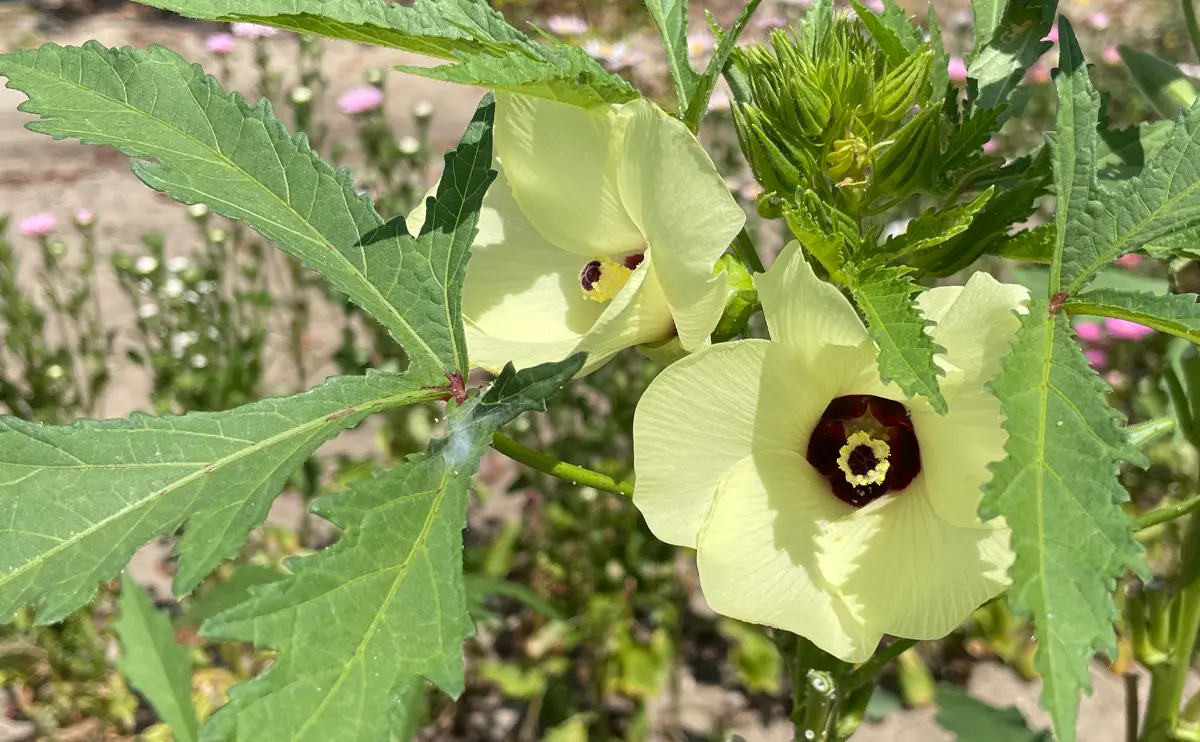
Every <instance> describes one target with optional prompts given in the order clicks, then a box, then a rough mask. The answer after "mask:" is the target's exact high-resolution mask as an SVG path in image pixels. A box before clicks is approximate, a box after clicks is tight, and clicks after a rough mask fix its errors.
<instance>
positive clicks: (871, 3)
mask: <svg viewBox="0 0 1200 742" xmlns="http://www.w3.org/2000/svg"><path fill="white" fill-rule="evenodd" d="M863 4H864V5H866V6H867V10H870V11H871V12H872V13H882V12H883V0H867V2H865V3H863Z"/></svg>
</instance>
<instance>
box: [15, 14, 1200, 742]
mask: <svg viewBox="0 0 1200 742" xmlns="http://www.w3.org/2000/svg"><path fill="white" fill-rule="evenodd" d="M130 9H131V8H130ZM212 30H214V29H213V27H206V26H205V25H203V24H183V23H168V22H147V21H146V20H145V18H144V17H134V14H133V13H129V12H117V13H110V14H105V15H100V16H96V17H92V18H88V19H85V20H83V21H81V22H79V23H77V24H73V25H71V26H68V27H64V28H60V29H56V30H47V29H39V28H38V27H37V24H36V19H35V18H34V17H33V16H32V15H31V14H30V13H29V12H28V11H26V10H25V9H24V8H23V7H22V6H19V5H0V50H5V49H6V48H15V47H18V46H31V45H35V44H38V43H41V42H42V41H45V40H49V38H51V37H52V38H53V40H54V41H56V42H58V43H60V44H79V43H82V42H83V41H85V40H87V39H98V40H100V41H101V42H103V43H105V44H107V45H111V46H119V45H133V46H145V45H148V44H152V43H156V44H163V45H165V46H168V47H170V48H172V49H175V50H177V51H178V52H180V53H181V54H182V55H183V56H184V57H186V58H188V59H190V60H193V61H197V62H201V63H209V62H211V60H210V59H209V58H208V56H207V55H206V54H205V52H204V51H203V40H204V36H205V35H206V34H207V33H208V32H210V31H212ZM271 43H272V44H273V45H274V46H275V47H276V48H277V49H278V51H279V54H278V58H280V59H281V60H285V59H289V58H291V57H292V56H293V55H294V45H293V43H292V42H289V41H287V40H279V41H272V42H271ZM246 46H247V45H245V44H243V45H242V49H241V51H240V56H239V57H238V58H237V59H235V60H234V64H233V65H231V66H232V67H233V68H234V69H235V70H239V72H237V73H236V74H235V75H234V87H237V88H239V89H242V90H249V89H250V88H251V87H252V85H253V80H252V77H253V72H252V70H251V67H250V65H249V62H248V60H249V52H248V49H247V48H246ZM325 63H326V71H327V74H328V75H329V77H330V78H331V80H332V81H333V83H332V85H331V86H330V90H329V91H328V93H327V95H326V100H324V101H321V102H320V104H321V105H323V106H324V107H325V109H326V110H327V111H332V110H333V99H334V98H335V97H336V95H337V94H338V93H339V92H340V91H342V90H345V89H346V88H348V87H351V86H353V85H356V84H358V81H359V79H360V74H361V72H362V70H363V69H364V68H366V67H370V66H378V67H387V66H390V65H394V64H401V63H404V64H413V63H416V64H423V63H426V62H425V61H424V60H423V59H422V58H419V57H415V56H413V55H408V54H404V53H402V52H395V51H389V50H382V49H373V48H364V47H358V46H351V45H349V44H340V43H330V44H329V46H328V49H327V52H326V55H325ZM388 95H389V97H390V99H391V100H393V101H394V102H398V103H399V105H396V106H395V107H394V108H393V110H395V111H404V110H407V108H408V105H407V104H409V103H411V102H415V101H418V100H428V101H430V102H432V103H433V104H434V105H435V107H436V111H437V118H436V127H435V141H434V145H435V149H437V150H441V149H444V148H446V147H448V146H450V145H452V144H453V143H454V142H455V141H456V140H457V138H458V136H459V134H460V133H461V131H462V129H463V127H464V125H465V124H466V122H467V121H468V120H469V118H470V115H471V112H472V111H473V109H474V106H475V103H476V101H477V100H478V95H477V94H474V93H473V92H472V91H470V90H465V89H462V88H458V87H454V86H450V85H446V84H442V83H437V82H433V81H429V80H424V79H420V78H414V77H402V76H400V75H392V76H391V77H390V78H389V80H388ZM23 98H24V96H23V95H22V94H20V93H18V92H15V91H11V90H0V212H9V213H12V214H14V215H17V216H20V215H26V214H30V213H34V212H38V211H46V210H49V211H52V212H54V213H55V214H56V215H58V216H59V218H60V220H61V221H62V222H64V223H66V222H68V221H69V219H70V215H71V213H72V212H73V211H74V209H75V208H77V207H86V208H89V209H91V210H92V211H93V212H95V213H96V214H97V216H98V218H99V221H98V225H99V226H98V230H99V241H100V244H101V245H102V246H106V247H107V248H108V249H112V248H117V249H128V248H130V247H132V246H133V245H135V244H136V243H137V242H138V240H139V237H140V236H141V235H142V234H144V233H146V232H148V231H152V230H157V231H160V232H162V233H163V234H164V235H165V236H166V237H167V243H168V245H170V244H177V245H178V244H188V243H189V242H191V238H192V234H193V226H192V225H191V224H190V223H189V221H188V219H187V217H186V214H185V212H184V210H183V209H182V207H180V206H179V205H177V204H175V203H173V202H171V201H170V200H169V199H166V198H165V197H163V196H161V195H159V194H156V193H154V192H153V191H151V190H149V189H148V188H146V187H145V186H143V185H142V184H141V183H140V182H139V181H138V180H137V179H136V178H135V177H134V176H133V174H132V173H131V172H130V170H129V165H128V161H127V158H125V157H124V156H122V155H120V154H118V153H116V152H114V151H112V150H108V149H102V148H98V147H85V146H81V145H79V144H76V143H73V142H56V141H53V140H52V139H50V138H49V137H46V136H42V135H38V134H34V133H31V132H29V131H26V130H24V129H23V128H22V126H23V124H24V123H26V122H27V121H28V120H30V117H29V116H28V115H26V114H23V113H19V112H18V111H17V110H16V108H17V106H18V105H19V104H20V103H21V101H22V100H23ZM326 120H327V121H329V123H330V124H331V125H332V126H333V127H334V129H335V132H340V133H341V134H342V135H345V136H348V132H349V131H350V130H351V123H350V121H349V120H348V119H346V118H345V117H342V116H338V115H336V114H334V115H331V116H327V117H326ZM16 239H20V238H16ZM28 247H32V245H28ZM105 310H106V317H107V318H108V320H109V321H110V322H111V323H112V324H113V325H114V326H122V325H129V324H130V323H131V322H132V317H131V316H130V315H129V310H128V308H127V307H126V306H125V304H124V302H123V301H122V300H121V299H120V298H119V297H117V296H116V295H115V291H114V292H112V295H110V296H109V297H108V298H106V300H105ZM316 333H317V337H314V338H312V342H313V344H314V347H316V348H321V347H325V348H329V347H332V345H333V343H334V342H336V338H334V336H333V330H332V328H330V330H329V332H327V333H325V335H322V334H321V330H320V328H319V327H318V329H317V330H316ZM316 352H317V353H318V354H319V350H318V351H316ZM326 370H331V369H326ZM279 373H281V374H285V373H287V371H286V370H285V369H284V370H280V372H279ZM116 377H117V383H115V384H113V385H112V388H111V391H110V392H109V394H108V395H107V396H106V397H105V399H104V401H103V405H102V408H101V413H102V414H101V416H102V417H114V416H123V415H126V414H128V413H129V412H131V411H133V410H135V409H139V408H143V407H144V406H145V404H146V400H147V393H146V388H147V382H148V380H147V379H146V378H144V376H143V375H142V374H140V373H139V372H137V371H136V370H134V369H132V368H131V367H126V368H122V369H118V370H117V374H116ZM320 377H321V376H320V375H318V378H320ZM342 440H343V442H342V443H341V444H340V445H355V444H354V443H353V437H352V436H351V437H348V439H347V438H343V439H342ZM299 517H300V513H299V511H298V507H297V504H296V501H295V500H293V499H289V498H286V497H285V498H281V500H280V502H279V503H278V504H277V507H276V508H275V510H274V511H273V514H272V519H273V520H278V521H281V522H296V519H297V518H299ZM165 548H166V547H163V546H157V545H152V546H151V547H148V548H147V549H145V550H143V551H142V552H141V553H140V554H139V555H138V556H137V557H136V558H135V560H134V563H133V569H134V571H135V573H136V574H137V575H138V576H139V577H140V578H141V579H142V580H143V581H145V582H146V583H148V584H150V585H153V587H154V588H155V589H156V590H157V591H159V592H160V593H161V594H163V595H165V594H166V585H165V584H164V581H163V578H162V577H161V575H160V574H159V573H158V570H157V569H156V568H155V565H156V564H157V563H158V562H159V560H160V559H161V558H162V556H163V555H164V553H165V551H164V550H165ZM1092 674H1093V683H1094V686H1095V692H1094V694H1093V695H1092V696H1091V697H1090V698H1087V699H1085V700H1084V704H1083V709H1082V710H1081V713H1080V720H1081V721H1080V729H1079V739H1081V740H1088V741H1089V742H1107V741H1109V740H1111V741H1113V742H1116V741H1117V740H1120V739H1122V738H1123V737H1122V729H1123V724H1124V716H1123V709H1124V690H1123V687H1122V681H1121V679H1120V678H1118V677H1115V676H1113V675H1112V674H1111V673H1109V672H1108V671H1107V670H1106V669H1105V668H1104V667H1102V666H1100V665H1099V664H1097V665H1095V666H1094V667H1093V672H1092ZM1146 684H1147V679H1146V678H1145V677H1144V676H1142V677H1141V678H1140V686H1141V690H1142V693H1141V696H1142V697H1143V698H1144V696H1145V688H1146ZM1192 685H1193V686H1196V685H1200V683H1197V682H1195V678H1193V683H1192ZM970 690H971V692H972V693H973V694H974V695H976V696H977V697H979V698H981V699H983V700H986V701H987V702H989V703H992V704H995V705H999V706H1014V705H1015V706H1016V707H1018V708H1019V709H1020V710H1021V711H1022V713H1024V714H1025V715H1026V717H1027V718H1028V719H1029V720H1030V721H1031V722H1032V723H1033V724H1035V725H1037V726H1041V727H1044V726H1047V725H1048V722H1049V719H1048V716H1047V715H1046V714H1045V712H1044V711H1042V710H1041V709H1040V708H1039V707H1038V691H1039V688H1038V685H1037V684H1026V683H1024V682H1022V681H1021V680H1020V679H1019V678H1018V677H1017V676H1016V675H1015V674H1014V673H1012V672H1011V671H1009V670H1008V669H1006V668H1004V667H1002V666H999V665H994V664H984V665H982V666H980V667H979V668H978V669H977V670H976V672H975V673H974V675H973V677H972V679H971V684H970ZM683 697H684V699H685V703H684V709H683V711H684V721H685V726H686V727H689V728H691V729H694V730H695V731H697V732H703V731H705V730H707V729H708V728H709V721H710V720H711V719H712V718H713V717H714V715H715V714H716V713H718V712H725V711H728V712H731V713H733V714H735V718H737V719H739V722H738V724H737V728H736V731H738V732H739V733H741V734H742V735H743V736H744V737H745V738H746V740H747V742H784V741H785V740H789V739H791V730H790V728H789V727H787V726H786V725H783V724H776V725H773V726H771V727H768V728H764V727H763V726H762V725H761V724H759V723H758V722H757V721H756V720H754V719H753V718H752V717H751V715H750V714H749V713H748V712H746V711H745V710H744V709H740V708H739V707H740V706H741V700H740V697H737V696H734V695H731V694H727V693H725V692H723V691H721V690H719V689H713V688H711V687H708V686H698V685H696V683H695V682H694V681H693V680H691V679H690V678H689V679H685V687H684V693H683ZM22 737H23V734H22V728H21V725H14V724H12V723H10V722H6V721H5V720H3V719H0V742H11V741H12V740H17V739H21V738H22ZM854 739H855V740H856V742H887V741H891V742H941V741H942V740H952V739H953V738H952V737H951V736H950V735H949V734H947V733H945V732H943V731H942V730H941V729H940V728H939V727H938V726H937V725H936V724H935V723H934V721H933V712H932V710H929V709H926V710H916V711H900V712H896V713H893V714H892V715H890V716H889V717H888V718H887V719H886V720H885V721H884V722H883V723H881V724H876V725H868V726H865V727H864V728H863V729H862V730H861V731H860V732H859V734H858V735H856V736H855V738H854Z"/></svg>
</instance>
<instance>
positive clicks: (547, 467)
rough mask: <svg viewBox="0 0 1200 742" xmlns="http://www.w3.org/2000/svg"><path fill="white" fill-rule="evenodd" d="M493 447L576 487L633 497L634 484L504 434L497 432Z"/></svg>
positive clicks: (493, 438)
mask: <svg viewBox="0 0 1200 742" xmlns="http://www.w3.org/2000/svg"><path fill="white" fill-rule="evenodd" d="M492 448H494V449H496V450H497V451H499V452H500V453H502V454H504V455H505V456H507V457H509V458H510V459H512V460H513V461H517V462H520V463H522V464H524V465H525V466H528V467H530V468H533V469H537V470H538V471H540V472H542V473H543V474H549V475H550V476H552V477H557V478H558V479H565V480H566V481H568V482H572V483H574V484H581V485H583V486H585V487H592V488H594V489H598V490H600V491H601V492H611V493H613V494H615V495H626V496H630V495H632V494H633V482H618V481H617V480H615V479H613V478H612V477H610V476H608V475H607V474H601V473H600V472H598V471H592V470H591V469H585V468H583V467H582V466H576V465H575V464H568V463H566V462H565V461H559V460H558V459H556V458H554V457H553V456H547V455H546V454H544V453H541V452H540V451H535V450H533V449H532V448H527V447H525V446H523V445H521V444H520V443H517V442H516V441H514V440H513V439H512V438H509V437H508V436H506V435H504V434H503V433H496V434H495V435H494V436H492Z"/></svg>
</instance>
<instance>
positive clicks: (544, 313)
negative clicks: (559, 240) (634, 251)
mask: <svg viewBox="0 0 1200 742" xmlns="http://www.w3.org/2000/svg"><path fill="white" fill-rule="evenodd" d="M587 262H588V261H587V259H586V258H582V257H580V256H579V255H575V254H572V253H569V252H566V251H565V250H560V249H559V248H557V247H555V246H554V245H551V244H550V243H549V242H547V241H546V240H545V239H543V238H542V236H541V235H540V234H538V232H537V230H535V229H534V228H533V226H532V225H531V224H530V223H529V221H528V220H527V219H526V218H525V215H524V214H523V213H522V211H521V209H520V207H518V206H517V202H516V201H515V200H513V197H512V194H511V192H510V191H509V189H508V183H507V181H506V179H505V177H504V172H503V170H500V172H499V174H498V175H497V177H496V182H495V183H493V184H492V187H491V188H490V189H489V190H488V193H487V196H486V197H485V198H484V205H483V210H482V211H481V212H480V215H479V233H478V235H477V236H476V237H475V242H474V243H473V244H472V245H471V257H470V261H469V262H468V263H467V278H466V281H465V282H464V284H463V298H462V310H463V315H464V316H465V317H466V318H467V319H468V320H470V321H471V322H473V323H474V324H475V325H476V327H477V328H478V329H479V330H480V331H482V332H484V333H486V334H488V335H491V336H492V337H494V338H496V339H500V340H512V341H517V342H522V343H544V342H558V341H563V340H568V339H573V340H574V341H576V342H578V340H579V339H580V338H581V337H583V335H584V334H586V333H587V332H588V331H589V330H591V328H592V326H593V325H594V324H595V323H596V320H598V319H599V318H600V315H601V314H603V312H604V305H603V304H598V303H597V302H594V301H588V300H587V298H586V297H585V296H584V295H583V292H582V290H581V289H580V285H579V273H580V271H581V270H583V267H584V266H585V265H587ZM559 360H561V359H559ZM502 365H503V364H502ZM517 365H518V366H525V365H532V364H527V363H519V364H517Z"/></svg>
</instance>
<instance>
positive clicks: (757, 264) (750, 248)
mask: <svg viewBox="0 0 1200 742" xmlns="http://www.w3.org/2000/svg"><path fill="white" fill-rule="evenodd" d="M733 250H734V254H736V255H737V257H738V260H740V261H742V265H744V266H746V270H748V271H750V272H751V273H762V272H764V271H765V270H766V268H763V264H762V258H760V257H758V250H755V249H754V242H753V241H752V240H751V239H750V234H749V233H748V232H746V228H745V227H742V231H741V232H738V235H737V237H734V238H733Z"/></svg>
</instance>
